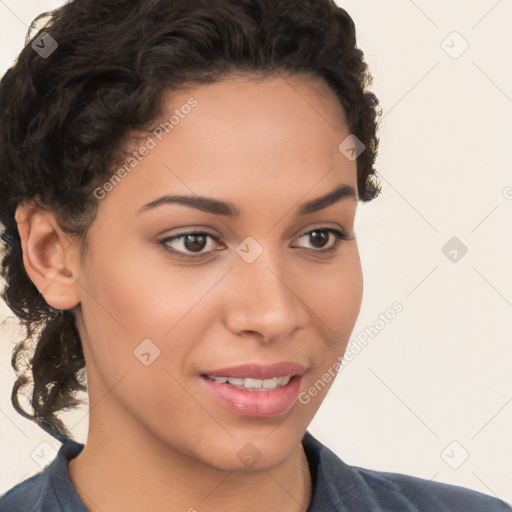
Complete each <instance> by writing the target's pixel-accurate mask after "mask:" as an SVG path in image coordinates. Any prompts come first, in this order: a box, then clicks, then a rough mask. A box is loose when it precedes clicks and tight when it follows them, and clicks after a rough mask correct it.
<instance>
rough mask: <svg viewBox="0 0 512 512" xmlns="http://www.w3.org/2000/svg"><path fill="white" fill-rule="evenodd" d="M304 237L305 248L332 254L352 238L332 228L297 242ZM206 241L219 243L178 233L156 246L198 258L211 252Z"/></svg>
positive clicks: (209, 236)
mask: <svg viewBox="0 0 512 512" xmlns="http://www.w3.org/2000/svg"><path fill="white" fill-rule="evenodd" d="M331 235H334V238H331ZM304 237H310V240H311V242H310V243H311V244H312V247H305V248H306V249H310V250H313V251H315V252H319V253H330V252H334V251H335V250H336V249H337V248H338V246H339V244H340V243H341V242H342V240H350V239H351V238H352V237H351V236H350V235H349V234H348V233H347V232H346V231H340V230H337V229H333V228H316V229H313V230H311V231H308V232H307V233H304V234H303V235H302V236H300V237H299V240H300V239H301V238H304ZM208 239H211V240H214V241H215V242H217V243H219V242H220V240H219V238H218V237H216V236H214V235H212V234H211V233H205V232H190V233H180V234H179V235H175V236H172V237H169V238H164V239H162V240H160V241H159V242H158V244H159V245H161V246H163V247H164V249H165V250H167V251H170V252H172V253H175V254H176V255H178V256H180V257H185V258H198V257H202V256H204V255H206V254H210V253H212V252H213V251H208V250H204V249H205V248H206V247H208ZM329 239H331V240H332V243H331V245H330V247H328V248H327V249H324V247H325V245H328V244H327V243H326V242H329ZM173 242H178V243H177V244H176V245H177V246H178V248H176V246H175V247H174V248H173V247H170V244H171V243H173ZM188 251H190V252H188Z"/></svg>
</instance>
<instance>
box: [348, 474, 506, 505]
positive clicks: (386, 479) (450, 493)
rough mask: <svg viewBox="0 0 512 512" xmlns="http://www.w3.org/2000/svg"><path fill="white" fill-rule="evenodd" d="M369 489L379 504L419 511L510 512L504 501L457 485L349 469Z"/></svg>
mask: <svg viewBox="0 0 512 512" xmlns="http://www.w3.org/2000/svg"><path fill="white" fill-rule="evenodd" d="M351 470H352V471H354V472H356V473H357V474H358V475H359V476H360V478H361V479H362V480H364V482H365V483H366V485H367V486H368V487H369V488H370V489H372V492H374V493H375V495H376V497H377V498H378V500H379V504H384V503H386V500H390V501H391V502H392V500H393V499H397V498H400V499H404V500H406V501H408V502H410V503H411V504H412V505H413V506H414V507H416V508H415V509H411V510H416V509H417V510H418V511H423V510H425V511H430V510H432V511H433V510H435V511H437V512H459V511H460V512H462V511H464V512H482V511H483V510H485V511H486V512H512V509H511V508H510V507H509V506H508V505H507V504H506V503H504V502H503V501H501V500H499V499H496V498H493V497H491V496H488V495H486V494H482V493H480V492H477V491H474V490H471V489H467V488H464V487H460V486H458V485H452V484H446V483H441V482H434V481H432V480H426V479H424V478H419V477H414V476H410V475H404V474H401V473H390V472H383V471H375V470H370V469H365V468H360V467H353V466H352V467H351Z"/></svg>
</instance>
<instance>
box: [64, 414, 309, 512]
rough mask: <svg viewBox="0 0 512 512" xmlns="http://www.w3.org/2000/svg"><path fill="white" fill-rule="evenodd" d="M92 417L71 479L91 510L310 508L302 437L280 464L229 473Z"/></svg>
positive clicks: (250, 511) (226, 511) (228, 511)
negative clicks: (262, 468) (270, 467)
mask: <svg viewBox="0 0 512 512" xmlns="http://www.w3.org/2000/svg"><path fill="white" fill-rule="evenodd" d="M96 420H98V418H95V417H94V416H91V418H90V424H89V436H88V439H87V442H86V444H85V447H84V449H83V450H82V452H81V453H80V454H79V455H78V456H77V457H76V458H75V459H73V460H71V461H70V463H69V474H70V478H71V481H72V482H73V485H74V487H75V489H76V491H77V493H78V495H79V496H80V499H81V500H82V501H83V502H84V504H85V506H86V507H87V508H88V510H89V511H90V512H105V511H107V510H108V511H109V512H117V511H121V510H122V511H124V510H133V511H143V510H153V511H155V512H160V511H162V512H164V511H165V512H174V511H179V512H183V511H188V512H203V511H208V512H217V511H218V512H221V511H222V512H232V511H233V512H234V511H239V510H244V512H253V511H254V512H256V511H258V512H260V511H261V510H266V511H276V512H277V511H279V512H283V511H285V512H299V511H300V512H305V511H306V510H307V508H308V506H309V503H310V501H311V496H312V482H311V475H310V471H309V464H308V461H307V458H306V455H305V452H304V449H303V446H302V444H301V443H299V445H298V446H297V449H296V450H295V451H294V452H293V453H292V455H291V456H290V457H289V458H288V459H286V460H285V461H284V462H283V463H282V464H280V465H278V466H276V467H274V468H272V469H269V470H263V471H239V470H236V471H235V470H234V471H223V470H220V469H217V468H214V467H212V466H209V465H206V464H204V463H202V462H201V461H199V460H197V459H194V458H192V457H188V456H187V455H185V454H183V453H182V452H179V451H177V450H175V449H173V448H172V447H169V446H168V445H167V444H165V443H163V442H162V441H161V440H158V439H155V438H152V437H151V436H150V435H149V434H148V433H147V432H145V431H137V429H136V428H131V429H130V428H128V425H127V422H122V427H120V425H119V423H121V422H119V423H118V424H116V425H115V428H114V427H113V426H112V425H110V426H109V428H106V427H107V425H103V426H100V425H98V421H96Z"/></svg>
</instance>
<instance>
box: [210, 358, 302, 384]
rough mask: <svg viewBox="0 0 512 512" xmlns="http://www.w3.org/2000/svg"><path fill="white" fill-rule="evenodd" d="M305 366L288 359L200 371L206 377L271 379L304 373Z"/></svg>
mask: <svg viewBox="0 0 512 512" xmlns="http://www.w3.org/2000/svg"><path fill="white" fill-rule="evenodd" d="M305 371H306V368H305V367H304V366H302V365H301V364H298V363H292V362H288V361H284V362H278V363H272V364H265V365H262V364H257V363H249V364H242V365H238V366H231V367H228V368H219V369H215V370H208V371H204V372H201V373H202V375H204V376H206V377H228V378H229V377H233V378H239V379H260V380H264V379H272V378H274V377H286V376H290V377H293V376H294V375H304V372H305Z"/></svg>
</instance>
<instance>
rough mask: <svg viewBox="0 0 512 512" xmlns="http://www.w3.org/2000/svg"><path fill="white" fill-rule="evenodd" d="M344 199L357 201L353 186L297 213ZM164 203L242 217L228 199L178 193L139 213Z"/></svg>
mask: <svg viewBox="0 0 512 512" xmlns="http://www.w3.org/2000/svg"><path fill="white" fill-rule="evenodd" d="M344 199H352V200H354V201H357V194H356V191H355V190H354V188H353V187H352V186H350V185H346V184H342V185H338V186H337V187H336V188H335V189H334V190H332V191H331V192H329V193H328V194H326V195H324V196H322V197H317V198H316V199H313V200H311V201H308V202H306V203H303V204H302V205H301V206H300V207H299V210H298V213H297V215H309V214H311V213H314V212H317V211H319V210H323V209H324V208H327V207H328V206H331V205H333V204H335V203H337V202H339V201H342V200H344ZM164 204H181V205H184V206H189V207H191V208H196V209H197V210H201V211H203V212H207V213H213V214H215V215H226V216H228V217H240V215H241V211H240V209H239V208H238V207H237V206H236V205H235V204H233V203H230V202H228V201H219V200H218V199H213V198H211V197H201V196H177V195H165V196H162V197H159V198H158V199H155V200H154V201H151V202H150V203H147V204H145V205H143V206H142V207H141V208H140V209H139V213H140V212H143V211H147V210H151V209H153V208H156V207H157V206H161V205H164Z"/></svg>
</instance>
